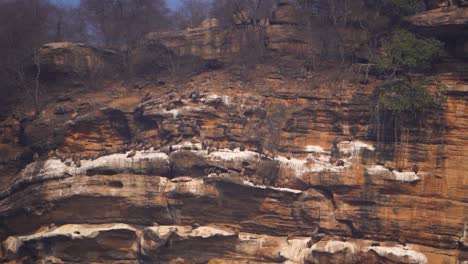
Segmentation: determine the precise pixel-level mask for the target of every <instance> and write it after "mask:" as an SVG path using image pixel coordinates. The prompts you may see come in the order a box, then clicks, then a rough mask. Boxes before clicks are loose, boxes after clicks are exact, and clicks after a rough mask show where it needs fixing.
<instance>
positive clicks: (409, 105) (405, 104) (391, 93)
mask: <svg viewBox="0 0 468 264" xmlns="http://www.w3.org/2000/svg"><path fill="white" fill-rule="evenodd" d="M442 89H443V88H442V87H440V86H439V87H438V89H437V91H436V92H434V93H433V94H431V93H430V92H429V90H428V88H427V86H426V84H425V83H422V82H415V83H413V82H411V81H410V80H396V81H390V82H387V83H385V84H384V85H383V86H382V87H381V93H380V95H379V98H378V103H379V104H380V105H381V106H382V108H383V109H384V110H387V111H392V112H394V113H399V114H401V113H405V112H406V113H412V114H413V115H414V116H417V115H418V114H419V113H422V112H424V111H425V110H427V109H435V110H440V109H442V108H443V105H444V103H445V99H444V96H443V91H442Z"/></svg>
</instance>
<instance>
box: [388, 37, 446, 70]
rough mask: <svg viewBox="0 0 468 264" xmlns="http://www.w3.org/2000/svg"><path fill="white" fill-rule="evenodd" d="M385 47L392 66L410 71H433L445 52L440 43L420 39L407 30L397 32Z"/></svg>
mask: <svg viewBox="0 0 468 264" xmlns="http://www.w3.org/2000/svg"><path fill="white" fill-rule="evenodd" d="M383 47H384V50H385V52H386V53H387V55H388V60H389V62H388V63H389V64H390V65H391V66H393V67H394V68H402V69H404V70H408V71H426V70H429V69H431V68H432V65H433V63H434V62H435V61H436V60H437V59H438V58H439V56H440V55H441V53H442V51H443V44H442V43H441V42H440V41H438V40H436V39H432V38H431V39H424V38H418V37H416V35H414V34H413V33H410V32H408V31H405V30H398V31H396V32H395V33H394V34H393V36H392V38H391V39H390V40H389V41H388V42H386V43H384V46H383Z"/></svg>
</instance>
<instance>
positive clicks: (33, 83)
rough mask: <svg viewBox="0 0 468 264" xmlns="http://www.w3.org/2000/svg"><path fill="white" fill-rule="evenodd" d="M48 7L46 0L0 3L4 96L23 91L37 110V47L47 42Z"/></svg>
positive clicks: (2, 86)
mask: <svg viewBox="0 0 468 264" xmlns="http://www.w3.org/2000/svg"><path fill="white" fill-rule="evenodd" d="M51 9H52V6H51V5H50V4H49V3H48V1H46V0H17V1H1V2H0V35H1V36H2V37H1V38H0V52H1V54H0V78H1V79H2V85H1V87H0V88H1V89H2V90H3V93H5V94H6V95H8V96H12V95H13V94H20V93H23V94H27V95H29V96H30V98H31V99H32V100H33V102H34V106H35V108H36V111H39V96H38V94H39V75H40V66H39V61H38V56H37V50H38V48H39V47H40V46H41V45H42V44H43V43H45V42H48V41H50V40H51V39H52V38H51V34H50V31H49V28H48V25H49V22H50V20H49V19H50V14H51Z"/></svg>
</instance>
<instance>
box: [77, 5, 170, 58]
mask: <svg viewBox="0 0 468 264" xmlns="http://www.w3.org/2000/svg"><path fill="white" fill-rule="evenodd" d="M81 8H82V9H83V10H84V12H85V13H86V16H87V19H88V20H89V23H90V30H91V31H92V32H93V33H94V37H95V39H96V41H97V43H98V44H101V45H104V46H106V47H112V48H118V49H122V48H123V49H125V48H128V47H132V46H134V45H135V44H136V43H137V42H138V41H139V40H140V39H142V38H143V36H144V35H145V34H147V33H148V32H152V31H159V30H162V29H163V28H165V27H166V26H167V24H168V21H169V18H168V13H169V10H168V8H167V6H166V2H165V1H163V0H82V1H81Z"/></svg>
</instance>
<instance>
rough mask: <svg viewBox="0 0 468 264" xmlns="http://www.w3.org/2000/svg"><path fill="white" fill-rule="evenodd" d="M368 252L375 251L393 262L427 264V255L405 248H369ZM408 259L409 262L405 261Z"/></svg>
mask: <svg viewBox="0 0 468 264" xmlns="http://www.w3.org/2000/svg"><path fill="white" fill-rule="evenodd" d="M367 251H374V252H375V253H377V255H379V256H381V257H384V258H388V259H390V260H393V261H401V262H402V263H411V264H427V263H428V262H427V257H426V255H424V254H422V253H421V252H418V251H415V250H411V249H408V248H405V247H398V246H395V247H368V248H367V250H366V252H367ZM406 259H407V261H405V260H406Z"/></svg>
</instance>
